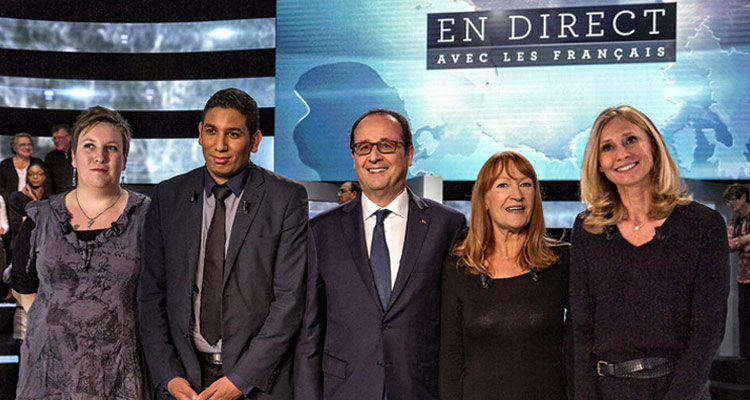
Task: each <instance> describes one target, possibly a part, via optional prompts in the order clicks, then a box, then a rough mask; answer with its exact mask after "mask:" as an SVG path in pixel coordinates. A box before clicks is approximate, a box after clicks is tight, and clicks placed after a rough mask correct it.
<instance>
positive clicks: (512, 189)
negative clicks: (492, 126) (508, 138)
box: [439, 151, 569, 400]
mask: <svg viewBox="0 0 750 400" xmlns="http://www.w3.org/2000/svg"><path fill="white" fill-rule="evenodd" d="M471 199H472V202H471V226H470V228H469V231H468V234H467V236H466V239H464V240H463V241H460V242H459V243H457V245H456V247H455V248H454V250H453V254H452V255H450V256H449V257H448V258H447V259H446V261H445V263H444V267H443V289H442V321H441V343H440V363H439V370H440V375H439V386H440V398H441V399H444V400H470V399H482V400H490V399H498V400H499V399H524V400H534V399H539V400H558V399H559V400H562V399H567V395H566V387H565V373H564V372H565V368H564V365H565V363H564V362H563V342H564V325H565V324H564V317H565V309H566V307H567V303H568V259H569V255H568V248H569V246H563V245H559V244H553V242H552V241H551V240H550V239H548V238H547V237H546V229H545V227H544V215H543V213H542V198H541V192H540V188H539V182H538V181H537V178H536V173H535V172H534V168H533V167H532V166H531V164H530V163H529V161H528V160H527V159H526V158H524V157H523V156H522V155H520V154H518V153H515V152H510V151H506V152H503V153H497V154H495V155H493V156H492V157H490V159H489V160H487V162H485V164H484V166H483V167H482V169H481V170H480V171H479V175H478V176H477V180H476V182H475V183H474V189H473V191H472V197H471Z"/></svg>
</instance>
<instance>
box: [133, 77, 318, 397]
mask: <svg viewBox="0 0 750 400" xmlns="http://www.w3.org/2000/svg"><path fill="white" fill-rule="evenodd" d="M198 134H199V136H198V143H199V144H200V145H201V146H202V148H203V156H204V158H205V161H206V165H205V166H204V167H201V168H197V169H195V170H193V171H190V172H188V173H186V174H183V175H179V176H177V177H175V178H172V179H170V180H167V181H165V182H162V183H160V184H159V185H158V186H157V187H156V191H155V194H154V197H153V203H152V207H151V209H150V210H149V213H148V216H147V218H146V226H145V228H144V248H145V250H144V254H143V268H142V271H141V277H140V283H139V290H138V305H139V314H140V328H141V333H142V337H143V348H144V352H145V354H146V359H147V361H148V365H149V369H150V371H151V374H152V377H153V382H154V383H155V384H156V385H157V387H158V389H159V392H160V393H165V390H166V391H168V392H169V394H171V395H172V396H173V397H175V398H177V399H191V398H193V397H194V396H197V395H198V393H199V392H200V398H202V399H209V398H210V399H236V398H239V397H241V396H243V395H244V396H247V397H248V398H253V399H285V400H291V399H292V397H293V396H292V387H291V370H292V355H293V348H294V340H295V338H296V337H297V333H298V331H299V325H300V321H301V319H302V313H303V309H304V286H303V285H304V276H305V254H306V253H305V251H306V250H305V249H306V240H307V223H308V221H307V219H308V214H307V195H306V192H305V188H304V187H303V186H302V185H299V184H297V183H294V182H292V181H290V180H288V179H286V178H283V177H281V176H279V175H277V174H274V173H273V172H270V171H267V170H265V169H263V168H261V167H259V166H257V165H255V164H252V163H251V162H250V153H254V152H256V151H257V150H258V145H259V144H260V141H261V137H262V136H261V132H260V130H259V129H258V105H257V103H256V102H255V100H253V98H252V97H250V96H249V95H248V94H247V93H245V92H243V91H241V90H238V89H225V90H221V91H219V92H217V93H215V94H214V95H213V96H212V97H211V98H210V99H209V100H208V102H207V103H206V106H205V108H204V109H203V116H202V120H201V122H200V123H199V124H198Z"/></svg>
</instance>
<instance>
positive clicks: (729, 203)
mask: <svg viewBox="0 0 750 400" xmlns="http://www.w3.org/2000/svg"><path fill="white" fill-rule="evenodd" d="M737 200H739V199H738V198H734V199H726V200H725V201H726V203H727V205H728V206H731V205H732V203H734V202H735V201H737Z"/></svg>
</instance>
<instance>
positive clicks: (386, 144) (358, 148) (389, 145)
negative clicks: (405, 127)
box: [352, 139, 405, 156]
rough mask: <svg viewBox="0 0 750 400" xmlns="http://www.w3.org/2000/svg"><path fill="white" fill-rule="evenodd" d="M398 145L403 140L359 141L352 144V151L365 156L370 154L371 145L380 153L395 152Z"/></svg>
mask: <svg viewBox="0 0 750 400" xmlns="http://www.w3.org/2000/svg"><path fill="white" fill-rule="evenodd" d="M398 145H402V146H404V145H405V144H404V142H397V141H395V140H387V139H383V140H381V141H379V142H377V143H373V142H359V143H354V144H353V145H352V152H354V154H356V155H358V156H366V155H368V154H370V152H371V151H372V149H373V147H377V148H378V151H379V152H380V153H381V154H391V153H395V152H396V149H397V148H398Z"/></svg>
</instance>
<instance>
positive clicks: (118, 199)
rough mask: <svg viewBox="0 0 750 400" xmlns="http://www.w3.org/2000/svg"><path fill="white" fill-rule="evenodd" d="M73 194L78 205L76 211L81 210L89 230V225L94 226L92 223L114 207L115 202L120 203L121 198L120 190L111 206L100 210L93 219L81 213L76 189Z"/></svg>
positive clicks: (84, 212) (81, 208)
mask: <svg viewBox="0 0 750 400" xmlns="http://www.w3.org/2000/svg"><path fill="white" fill-rule="evenodd" d="M73 192H74V193H75V196H76V203H78V209H79V210H81V213H83V216H84V217H86V218H87V219H88V221H86V224H87V225H88V227H89V228H91V225H94V221H96V219H97V218H99V217H101V216H102V214H104V213H105V212H107V210H109V209H110V208H112V207H114V206H115V204H117V202H118V201H120V197H122V190H120V193H119V194H117V198H116V199H115V201H114V202H112V204H110V205H109V207H107V208H105V209H104V210H102V212H100V213H99V214H96V215H95V216H94V217H89V215H88V214H86V211H83V207H81V201H80V200H78V190H77V189H76V190H74V191H73Z"/></svg>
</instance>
